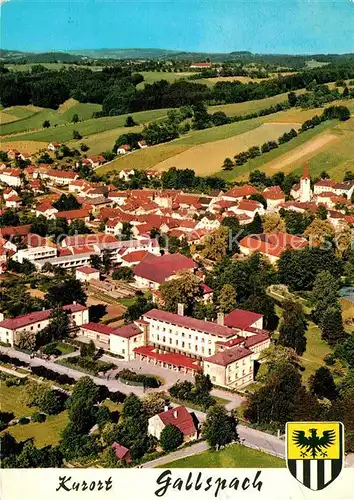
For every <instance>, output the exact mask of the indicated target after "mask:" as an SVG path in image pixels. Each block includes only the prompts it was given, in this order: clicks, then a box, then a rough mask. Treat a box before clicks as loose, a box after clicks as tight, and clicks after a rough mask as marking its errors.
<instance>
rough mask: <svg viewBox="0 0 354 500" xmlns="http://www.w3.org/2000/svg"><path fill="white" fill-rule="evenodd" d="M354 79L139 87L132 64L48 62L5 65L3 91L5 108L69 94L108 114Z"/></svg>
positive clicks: (353, 73) (335, 74) (58, 100)
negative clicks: (51, 65) (53, 66)
mask: <svg viewBox="0 0 354 500" xmlns="http://www.w3.org/2000/svg"><path fill="white" fill-rule="evenodd" d="M348 78H354V68H353V67H350V66H326V67H322V68H316V69H313V70H307V71H303V72H299V73H296V74H289V75H286V76H278V77H277V78H274V79H269V80H265V81H261V82H260V83H254V82H250V83H240V82H238V81H227V82H218V83H216V84H215V85H214V86H212V87H208V86H207V85H204V84H202V83H193V82H191V81H188V80H177V81H175V82H171V83H169V82H167V81H166V80H160V81H157V82H154V83H152V84H151V85H148V84H146V85H145V87H144V88H142V89H138V88H137V85H138V84H139V83H141V82H142V81H143V79H144V77H143V76H142V75H141V74H139V73H135V72H133V71H132V70H131V68H130V67H122V66H120V65H115V66H112V67H105V68H103V69H102V71H99V72H97V71H96V72H95V71H91V70H90V69H88V68H83V67H75V68H74V67H73V68H69V69H64V68H63V69H61V70H59V71H50V70H48V69H46V68H45V67H43V66H40V65H37V66H34V67H32V69H31V71H25V72H13V71H10V70H8V69H7V68H5V67H2V68H1V80H0V95H1V104H2V106H4V107H9V106H15V105H27V104H33V105H35V106H40V107H45V108H53V109H57V108H58V106H59V105H60V104H62V103H63V102H64V101H66V100H67V99H69V98H74V99H76V100H78V101H79V102H90V103H96V104H102V108H103V111H102V115H119V114H123V113H129V112H135V111H143V110H150V109H160V108H167V107H169V108H171V107H179V106H183V105H191V104H197V103H200V102H204V103H206V104H209V105H213V104H227V103H234V102H244V101H249V100H254V99H264V98H266V97H271V96H274V95H277V94H280V93H283V92H288V91H293V90H297V89H301V88H304V87H305V88H307V87H309V86H311V85H313V84H315V85H316V84H323V83H328V82H333V81H337V80H343V79H348Z"/></svg>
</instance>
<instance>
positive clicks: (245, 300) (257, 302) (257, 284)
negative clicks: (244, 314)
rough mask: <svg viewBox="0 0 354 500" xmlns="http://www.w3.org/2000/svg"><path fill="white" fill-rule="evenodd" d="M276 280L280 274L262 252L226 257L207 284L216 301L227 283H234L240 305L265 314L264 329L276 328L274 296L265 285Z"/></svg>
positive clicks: (242, 307)
mask: <svg viewBox="0 0 354 500" xmlns="http://www.w3.org/2000/svg"><path fill="white" fill-rule="evenodd" d="M276 282H277V273H276V271H275V269H274V267H273V266H272V265H271V264H270V263H269V261H268V260H267V259H265V258H264V257H262V256H261V255H260V254H254V255H252V256H251V257H249V258H247V259H245V260H242V261H234V260H232V259H229V258H227V259H224V260H223V261H221V262H220V263H218V264H217V265H216V266H215V267H214V269H213V271H212V272H210V273H209V274H208V275H207V278H206V284H207V285H208V286H210V287H211V288H212V289H213V290H214V297H215V300H216V301H217V300H218V294H219V293H220V291H221V289H222V288H223V286H224V285H231V286H232V287H233V289H234V291H235V293H236V296H237V302H238V304H239V306H238V307H240V308H241V309H248V310H250V311H253V312H257V313H260V314H263V315H264V325H265V328H269V329H274V327H276V325H277V322H278V318H277V315H276V313H275V306H274V302H273V299H272V298H271V297H270V296H269V295H268V294H267V293H266V288H267V287H268V286H269V285H272V284H274V283H276Z"/></svg>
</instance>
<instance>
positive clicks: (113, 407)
mask: <svg viewBox="0 0 354 500" xmlns="http://www.w3.org/2000/svg"><path fill="white" fill-rule="evenodd" d="M102 404H103V405H104V406H106V407H107V408H108V409H109V411H119V413H122V411H123V403H113V401H111V400H110V399H105V400H104V401H103V403H102Z"/></svg>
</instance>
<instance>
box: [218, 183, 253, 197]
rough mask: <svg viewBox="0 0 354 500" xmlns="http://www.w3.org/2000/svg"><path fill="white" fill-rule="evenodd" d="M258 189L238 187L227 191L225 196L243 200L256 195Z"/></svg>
mask: <svg viewBox="0 0 354 500" xmlns="http://www.w3.org/2000/svg"><path fill="white" fill-rule="evenodd" d="M256 193H257V189H256V188H255V187H254V186H249V185H245V186H236V187H233V188H232V189H230V190H229V191H227V192H226V193H225V194H224V196H229V197H232V198H243V197H244V196H251V194H256Z"/></svg>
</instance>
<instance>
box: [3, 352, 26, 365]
mask: <svg viewBox="0 0 354 500" xmlns="http://www.w3.org/2000/svg"><path fill="white" fill-rule="evenodd" d="M0 362H2V363H9V364H10V365H14V366H28V363H26V361H22V360H21V359H17V358H13V357H11V356H8V355H7V354H0Z"/></svg>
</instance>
